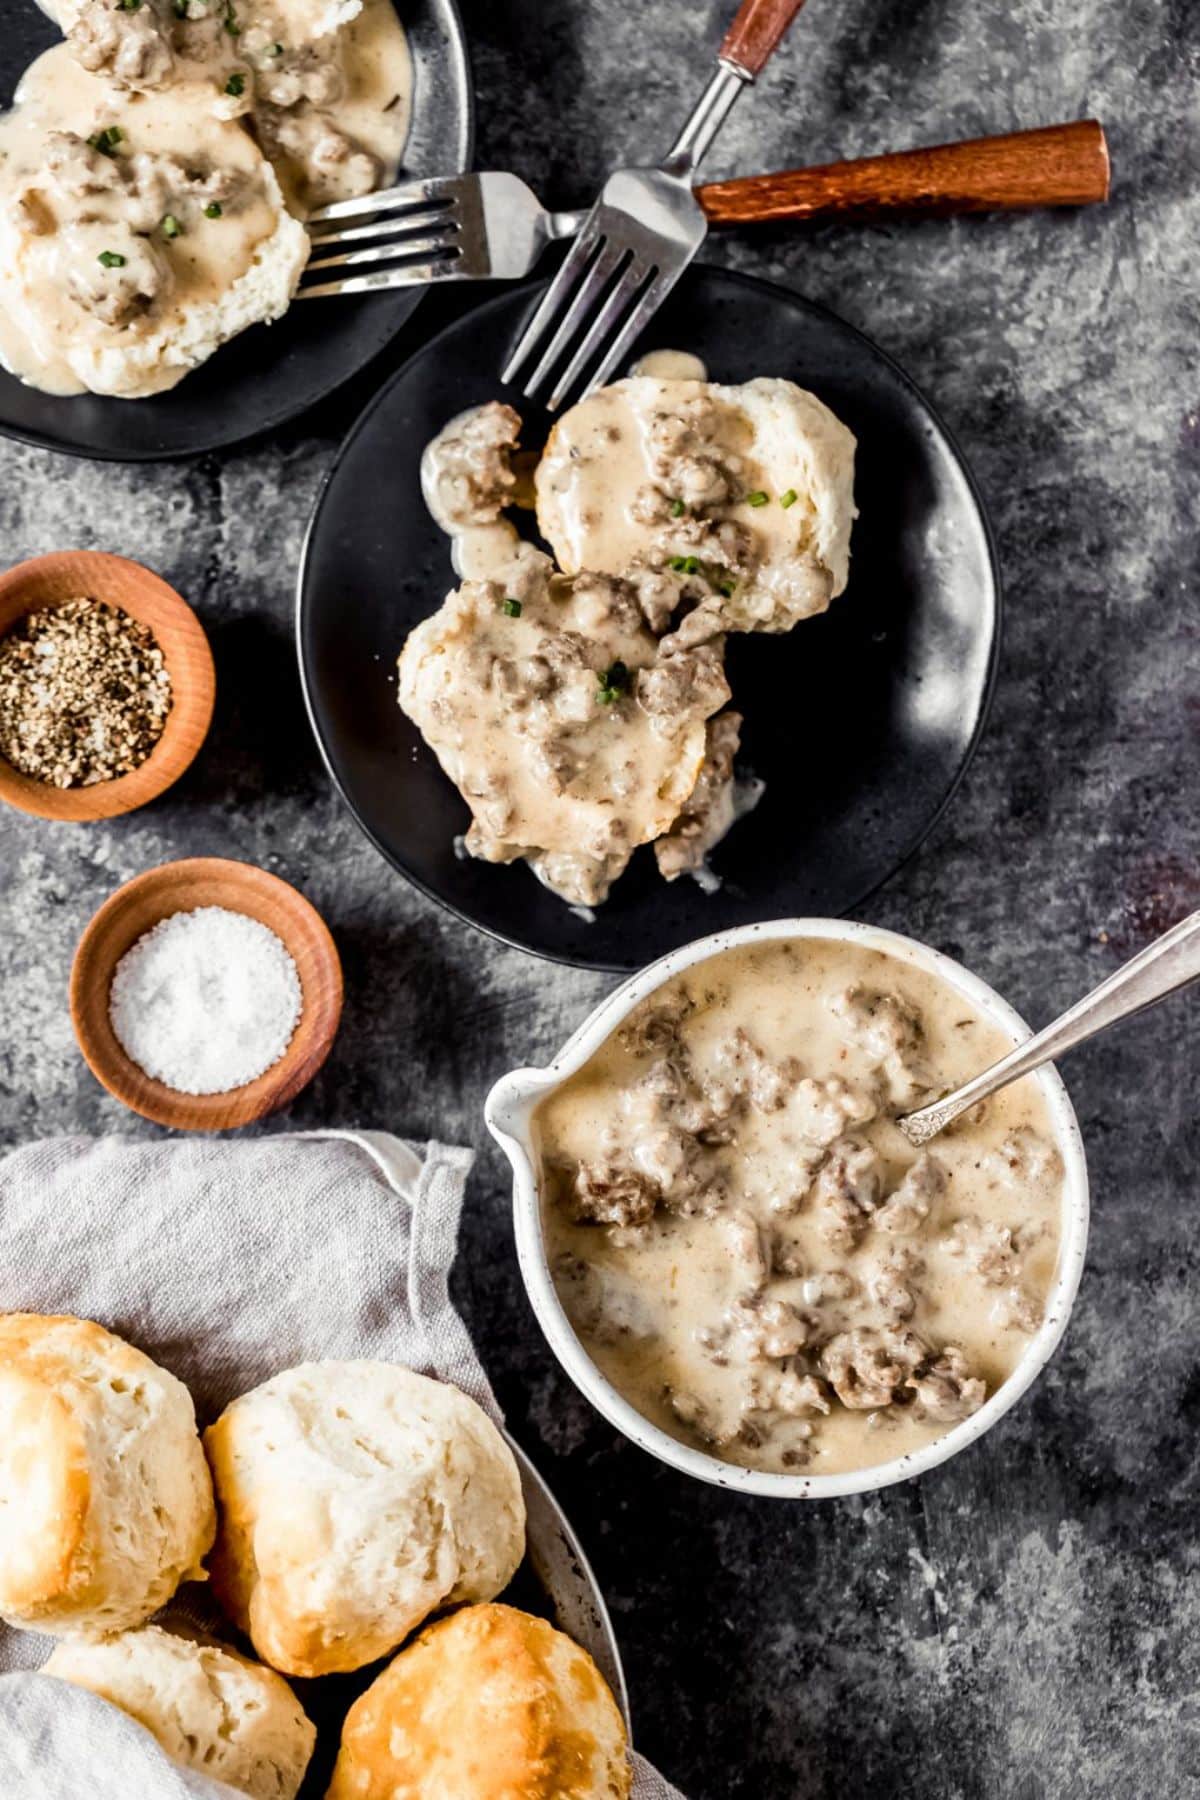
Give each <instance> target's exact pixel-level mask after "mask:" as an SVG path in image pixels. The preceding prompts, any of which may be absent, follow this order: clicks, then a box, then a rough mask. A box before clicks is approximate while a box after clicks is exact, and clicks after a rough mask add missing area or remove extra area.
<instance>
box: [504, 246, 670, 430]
mask: <svg viewBox="0 0 1200 1800" xmlns="http://www.w3.org/2000/svg"><path fill="white" fill-rule="evenodd" d="M655 272H656V271H655V270H654V269H653V268H650V267H647V265H646V264H645V263H644V262H641V261H639V260H638V259H637V258H636V257H635V258H634V259H633V261H632V262H631V263H630V264H629V266H628V268H627V269H625V270H623V271H622V274H621V277H620V279H619V281H618V282H617V285H616V286H615V287H614V288H613V290H612V292H611V293H610V294H609V295H608V297H607V299H606V300H605V302H604V305H603V306H602V307H601V308H600V311H599V312H598V313H597V314H596V317H595V319H594V320H593V321H592V323H591V325H590V326H589V327H588V329H587V330H586V331H585V332H584V335H583V337H582V338H581V339H580V342H579V346H578V348H577V349H576V351H575V354H574V356H573V357H572V358H571V360H570V362H569V363H568V364H567V366H566V368H565V369H564V370H563V372H562V374H561V375H560V376H559V378H558V381H557V382H556V383H555V386H554V391H553V393H552V394H551V395H550V398H549V400H547V402H546V405H547V406H548V407H549V409H550V411H551V412H556V411H557V410H558V408H559V407H560V406H561V405H562V401H563V395H564V394H566V393H568V392H569V391H570V389H571V388H573V387H574V385H575V383H576V381H577V380H578V379H579V377H580V375H581V374H582V373H583V371H584V369H585V368H586V367H587V365H588V364H589V363H590V362H591V361H592V359H593V357H594V356H596V354H597V352H598V351H599V350H600V349H602V347H603V346H604V345H605V344H606V343H607V342H608V340H609V338H610V337H611V336H612V334H613V333H614V332H615V331H616V330H617V327H618V326H619V325H620V323H621V320H622V319H623V318H624V316H625V314H626V312H627V311H628V310H629V308H630V306H632V305H633V303H634V301H635V300H636V299H637V296H638V294H639V293H640V291H641V289H642V287H643V286H644V284H645V283H646V281H647V280H648V279H651V278H652V277H653V276H654V274H655ZM571 310H572V319H571V321H570V323H571V324H573V325H574V326H575V327H576V329H578V325H579V323H580V315H579V314H578V312H576V310H575V308H574V307H573V308H572V309H571ZM566 328H567V322H566V321H564V326H563V329H562V330H560V332H559V336H560V337H562V336H563V335H564V333H565V331H566ZM535 385H536V377H534V378H533V380H531V381H530V383H529V386H530V387H533V386H535Z"/></svg>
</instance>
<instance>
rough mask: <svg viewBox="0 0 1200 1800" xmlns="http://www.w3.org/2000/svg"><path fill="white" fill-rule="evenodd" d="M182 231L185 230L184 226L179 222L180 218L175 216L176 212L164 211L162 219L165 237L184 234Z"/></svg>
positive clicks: (175, 236)
mask: <svg viewBox="0 0 1200 1800" xmlns="http://www.w3.org/2000/svg"><path fill="white" fill-rule="evenodd" d="M182 232H183V226H182V225H181V224H180V223H179V220H178V219H177V218H176V217H175V214H174V213H164V214H163V219H162V234H163V236H164V237H165V238H177V237H179V236H180V235H181V234H182Z"/></svg>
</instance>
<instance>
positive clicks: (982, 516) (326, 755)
mask: <svg viewBox="0 0 1200 1800" xmlns="http://www.w3.org/2000/svg"><path fill="white" fill-rule="evenodd" d="M695 266H696V267H698V268H700V269H711V270H712V271H713V272H714V273H716V274H719V275H720V276H722V277H723V278H725V279H728V280H732V281H733V282H734V283H735V284H738V285H742V286H745V287H748V288H751V289H755V290H758V291H763V290H765V291H766V292H768V293H770V294H775V295H778V296H779V297H780V298H781V299H783V300H784V301H785V302H787V303H789V304H791V303H794V302H795V301H796V300H797V299H802V300H803V304H804V306H805V307H806V308H808V309H810V310H811V311H812V312H813V313H815V314H817V315H819V316H821V317H823V318H825V319H828V320H830V321H831V322H832V323H833V324H835V325H836V326H837V327H838V328H839V329H840V330H842V331H845V332H847V333H848V334H849V335H850V336H851V337H852V338H855V339H858V340H859V341H860V342H861V343H862V344H863V345H864V346H865V347H866V349H867V350H868V352H869V353H870V354H872V355H874V356H877V357H878V358H879V359H880V360H881V361H882V362H883V363H885V364H886V365H887V366H888V368H889V369H890V370H891V372H892V373H893V375H895V376H896V378H897V379H898V381H899V382H900V383H901V385H902V386H903V387H905V388H907V389H908V390H909V392H910V393H911V394H912V395H913V396H914V398H915V399H916V401H917V403H918V404H919V406H920V407H921V408H922V409H923V410H924V412H925V413H926V414H927V415H928V417H929V419H930V421H931V423H932V424H933V426H934V427H935V429H936V430H937V432H938V433H939V434H940V436H941V438H942V439H943V441H944V443H945V446H946V448H947V450H948V452H949V454H950V457H951V460H952V461H953V462H954V464H955V466H956V468H957V470H958V472H959V474H960V475H961V477H962V479H963V482H964V485H965V486H966V489H967V491H968V493H969V494H970V497H971V500H972V503H973V505H974V508H975V513H976V516H977V518H978V522H979V526H980V528H981V532H982V537H983V542H984V545H985V547H986V550H987V560H988V567H989V570H990V573H991V585H992V597H993V604H992V619H991V637H990V643H989V646H988V655H987V670H986V674H985V677H984V682H983V686H982V690H981V692H980V696H979V707H978V715H977V717H976V721H975V726H974V729H973V731H972V733H971V736H970V738H969V739H968V741H967V743H966V746H965V747H964V749H963V751H962V753H961V755H960V757H959V760H958V763H957V765H956V766H955V768H954V770H953V772H952V774H951V775H950V778H949V782H948V785H947V788H946V791H945V793H944V795H943V796H942V799H941V801H940V803H939V804H938V805H937V807H936V808H935V809H934V810H933V811H932V812H931V813H930V815H929V817H928V818H927V819H925V820H924V821H923V822H922V825H921V827H920V829H919V830H918V831H916V832H914V834H913V836H912V839H911V841H910V842H909V843H908V844H907V846H906V847H905V848H904V849H903V850H902V851H901V852H900V854H899V855H898V856H897V858H896V860H895V861H894V862H893V864H892V866H891V868H890V869H889V870H888V872H887V874H886V875H884V876H882V877H881V878H880V879H879V880H876V881H871V882H868V883H866V884H865V885H864V886H863V888H862V890H861V891H860V892H858V893H856V894H855V895H854V896H853V898H851V899H850V900H849V901H847V902H846V903H845V904H844V905H843V906H842V908H841V912H840V915H839V916H840V917H842V918H846V917H848V916H850V915H851V914H852V913H854V912H855V911H856V910H857V908H858V907H860V906H862V905H863V903H864V902H865V901H866V900H868V899H870V897H871V896H872V895H873V894H876V893H878V892H879V891H880V890H881V889H882V888H884V887H886V885H887V883H888V882H889V881H891V880H892V879H893V877H894V876H896V875H897V874H899V872H900V871H901V870H902V869H903V868H905V867H906V866H907V865H908V863H909V862H911V860H912V858H913V857H914V856H915V855H916V853H917V852H918V850H920V848H921V846H922V845H923V844H924V843H925V842H926V840H927V839H928V838H929V836H930V835H931V833H932V832H933V831H934V830H935V829H936V827H937V826H938V824H939V823H940V822H941V820H942V818H943V817H944V816H945V814H946V811H947V809H948V807H949V806H950V804H951V802H952V801H953V799H954V797H955V795H956V794H957V792H958V790H959V787H960V786H961V784H962V781H963V777H964V776H965V775H966V772H967V770H968V768H969V767H970V765H971V762H972V760H973V758H974V756H975V753H976V751H977V750H978V748H979V744H980V741H981V739H982V737H983V734H984V731H985V730H986V728H987V723H988V719H989V716H990V713H991V708H992V701H993V698H994V695H995V690H996V677H997V673H998V670H999V664H1000V647H1001V640H1002V636H1003V623H1004V587H1003V581H1002V577H1001V570H1000V557H999V552H998V549H997V546H996V537H995V532H994V530H993V528H992V522H991V519H990V517H989V515H988V511H987V508H986V506H985V505H984V500H983V495H982V493H981V491H980V488H979V484H978V482H977V481H976V479H975V475H974V472H973V471H972V469H971V466H970V464H969V463H968V461H967V459H966V457H965V456H964V454H963V452H962V449H961V447H960V446H959V443H958V440H957V438H956V437H955V435H954V433H953V432H952V431H951V430H950V428H949V426H948V425H947V424H946V421H945V420H944V419H943V417H942V415H941V413H940V412H939V411H938V409H937V407H935V406H934V405H933V403H932V402H931V401H930V400H929V399H928V397H927V396H926V394H925V393H924V392H923V391H922V389H921V388H920V387H918V385H917V383H916V382H915V381H914V380H913V379H912V377H911V376H910V375H908V374H907V373H906V371H905V370H904V369H903V368H902V367H901V366H900V364H899V363H898V362H897V361H896V360H895V358H894V357H893V356H891V355H889V353H888V352H887V351H886V350H884V349H883V348H882V346H881V345H879V344H877V343H876V342H875V340H874V339H873V338H870V337H868V336H867V334H866V333H865V332H864V331H860V330H859V329H858V328H857V326H854V325H851V324H850V323H849V322H848V321H847V320H845V319H843V318H842V317H841V315H840V314H838V313H835V312H834V311H833V310H832V309H831V308H830V307H827V306H823V305H822V304H821V303H820V302H819V301H815V300H808V299H806V298H804V296H802V295H798V294H797V293H796V292H795V291H794V290H793V289H791V288H789V287H785V286H784V284H783V283H782V282H778V281H770V280H768V279H766V278H765V277H762V276H752V275H746V274H744V273H742V271H741V270H738V269H730V268H726V267H724V266H723V265H720V264H704V263H700V264H697V265H695ZM544 285H546V278H545V277H541V276H538V277H534V278H532V279H531V280H529V281H527V282H524V283H522V284H520V287H521V289H523V290H524V291H526V292H528V293H529V294H530V295H531V296H532V295H533V293H534V292H535V290H536V289H537V288H538V287H540V286H544ZM495 298H496V297H495V296H493V297H489V299H487V300H483V301H481V302H480V306H479V308H476V309H474V310H475V311H482V310H483V309H484V308H486V307H487V306H488V305H489V304H492V303H494V300H495ZM468 316H469V315H468ZM460 324H461V318H460V317H456V318H455V319H452V320H450V321H449V322H448V323H447V324H445V325H443V326H442V327H441V328H440V329H439V330H438V331H436V332H434V333H433V334H432V335H431V336H430V337H428V338H426V339H425V340H424V342H423V343H421V344H420V345H418V346H417V347H416V349H414V351H413V353H412V356H410V357H408V358H406V360H405V361H404V362H403V363H402V364H401V365H400V367H399V368H398V369H396V370H395V372H394V373H393V374H392V376H391V377H390V379H389V380H388V381H387V382H386V383H385V384H384V386H383V387H382V388H381V389H380V390H379V392H378V393H377V394H376V395H375V396H374V397H373V398H372V399H371V400H370V401H369V402H368V403H367V405H366V406H365V407H364V408H363V410H362V412H361V413H360V414H359V416H358V418H357V419H356V420H355V421H354V423H353V425H352V426H351V427H350V430H349V431H348V432H347V434H346V436H345V438H344V439H343V440H342V443H341V444H340V445H339V447H338V450H337V454H336V455H335V457H334V459H333V461H332V462H331V464H330V465H329V468H328V469H327V470H326V473H325V475H324V477H323V479H322V482H321V485H320V488H319V489H318V491H317V496H316V500H315V501H314V503H313V509H312V513H311V515H310V517H309V521H308V525H307V528H306V530H305V533H304V541H303V544H302V546H301V551H300V562H299V567H298V570H297V575H296V656H297V663H298V666H299V673H300V687H301V691H302V693H303V695H304V708H305V711H306V713H307V715H308V721H309V725H310V726H311V728H312V733H313V737H314V739H315V741H316V745H317V749H318V751H319V753H320V756H321V761H322V762H323V763H324V765H325V769H326V771H327V773H328V775H329V778H330V780H331V781H332V783H333V785H334V788H335V789H336V791H337V793H338V795H339V797H340V798H341V800H342V802H343V803H344V805H345V806H346V807H347V809H348V810H349V812H350V815H351V817H352V818H353V820H354V822H355V824H356V825H357V827H358V829H359V830H360V831H361V832H362V834H363V836H364V837H365V838H366V839H367V840H368V842H369V843H370V844H372V845H373V847H374V848H375V849H376V850H377V851H378V852H379V854H380V855H381V856H382V857H383V858H384V860H385V862H387V863H388V864H389V865H390V866H391V867H392V868H393V869H395V870H396V872H397V873H398V874H399V875H401V876H402V877H403V878H404V880H406V881H407V882H409V883H410V885H411V886H413V887H414V888H416V889H417V891H418V892H419V893H421V894H424V896H425V897H426V899H428V900H431V901H433V902H434V904H435V905H437V906H439V907H440V908H441V909H442V910H443V911H444V912H447V913H449V914H451V915H452V917H454V918H456V919H460V920H461V921H462V923H463V924H465V925H469V926H471V927H472V929H474V930H476V931H480V932H482V933H483V934H484V936H485V937H488V938H490V939H491V940H492V941H493V942H494V943H499V944H503V945H505V946H506V947H507V948H509V949H512V950H520V951H522V952H524V953H525V954H526V955H528V956H536V957H539V958H540V959H541V960H543V961H545V962H552V963H558V964H560V965H563V966H565V967H568V968H578V969H593V970H596V971H597V972H598V973H601V974H612V975H629V974H631V973H634V972H636V971H637V970H638V969H640V968H642V967H644V966H645V962H646V960H651V961H652V960H654V959H653V958H650V959H641V960H639V959H629V960H612V959H608V958H603V957H601V958H595V957H584V956H581V955H577V954H571V953H570V952H568V951H565V950H549V949H536V948H534V947H533V946H531V945H529V944H527V943H523V942H521V940H520V939H518V938H516V937H513V936H511V935H510V934H509V933H507V932H505V931H503V930H501V929H499V928H498V927H497V926H495V925H492V924H489V923H487V922H485V921H484V920H482V919H477V918H474V917H473V916H472V915H471V914H470V913H469V912H467V911H465V910H464V909H463V908H461V907H459V906H456V905H455V903H454V902H453V901H452V900H449V899H447V898H446V897H445V896H444V895H442V894H440V893H438V892H437V890H436V889H435V888H433V887H432V886H431V885H430V884H429V883H427V882H425V881H422V880H421V879H420V877H419V876H417V875H415V874H414V873H413V872H412V871H411V870H410V869H408V868H406V867H405V865H404V864H403V863H402V862H401V861H400V860H399V858H398V857H397V856H396V855H395V854H394V853H393V852H392V851H391V850H390V849H389V848H388V847H387V845H386V844H384V843H383V842H382V840H381V839H380V838H379V837H378V836H377V834H376V833H375V832H374V831H373V830H372V829H371V827H370V826H369V825H368V824H367V823H366V822H365V820H364V819H363V818H362V816H361V815H360V813H359V811H358V809H357V807H356V806H355V804H354V802H353V800H352V799H351V798H350V795H349V794H348V793H347V791H346V789H345V787H344V785H343V783H342V781H341V779H340V777H339V776H338V774H337V771H336V769H335V767H334V763H333V759H332V756H331V753H330V751H329V749H328V747H327V746H326V743H325V740H324V737H323V736H322V733H321V730H320V727H319V725H318V722H317V714H316V709H315V706H314V702H313V696H312V693H311V692H310V688H309V681H308V673H307V669H306V667H305V655H304V604H305V585H306V576H307V572H308V564H309V554H310V547H311V544H312V540H313V537H314V535H315V533H316V530H317V528H318V525H319V523H320V519H321V513H322V510H323V508H324V506H325V503H326V500H327V497H328V494H329V490H330V488H331V486H332V485H333V482H334V481H335V479H336V477H337V474H338V471H339V469H340V467H341V464H342V462H343V461H344V460H345V458H346V456H347V455H348V454H349V452H350V450H351V448H352V446H353V444H354V442H355V440H356V439H357V437H358V436H359V434H360V433H361V432H362V431H363V430H364V429H365V428H366V427H367V425H368V424H369V422H370V421H371V419H372V418H373V416H374V414H375V413H376V411H377V410H378V409H379V408H380V407H381V406H383V405H384V404H385V403H386V402H387V400H388V398H389V396H390V394H391V391H392V389H393V388H394V387H395V386H396V385H397V384H398V383H399V382H400V381H402V380H403V379H404V377H405V375H406V373H407V371H408V367H409V364H410V363H411V362H412V361H414V360H415V359H416V358H417V357H418V356H425V355H428V354H430V353H431V352H432V353H435V354H436V352H437V349H438V345H439V344H440V343H441V342H442V340H443V339H446V338H449V337H451V336H452V335H453V333H454V332H455V331H456V330H457V329H458V328H459V326H460ZM635 355H636V346H635V347H634V350H633V351H631V353H630V358H631V360H632V359H633V358H634V356H635ZM773 916H777V915H773ZM715 929H717V928H715ZM698 935H703V934H702V933H701V934H698Z"/></svg>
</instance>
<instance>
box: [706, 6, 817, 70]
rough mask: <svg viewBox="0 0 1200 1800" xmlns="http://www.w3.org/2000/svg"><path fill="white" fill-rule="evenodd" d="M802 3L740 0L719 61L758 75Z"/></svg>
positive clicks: (726, 34) (781, 40) (779, 42)
mask: <svg viewBox="0 0 1200 1800" xmlns="http://www.w3.org/2000/svg"><path fill="white" fill-rule="evenodd" d="M803 5H804V0H742V4H741V5H740V6H739V7H738V10H737V17H736V18H735V19H734V21H733V24H732V25H731V26H730V27H729V30H728V31H727V32H726V33H725V42H724V43H723V44H722V45H721V61H722V62H731V63H736V64H737V66H738V68H739V69H744V70H745V72H746V74H747V75H761V74H762V72H763V70H764V69H765V68H766V66H767V63H768V62H769V61H770V59H771V55H772V52H773V51H775V50H777V49H778V48H779V46H780V44H781V43H782V42H783V39H784V35H785V33H786V32H787V28H788V26H789V25H790V24H791V22H792V20H793V19H794V18H795V16H796V14H797V13H798V12H799V11H800V8H801V7H802V6H803Z"/></svg>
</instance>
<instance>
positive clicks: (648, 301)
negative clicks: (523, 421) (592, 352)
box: [552, 269, 683, 406]
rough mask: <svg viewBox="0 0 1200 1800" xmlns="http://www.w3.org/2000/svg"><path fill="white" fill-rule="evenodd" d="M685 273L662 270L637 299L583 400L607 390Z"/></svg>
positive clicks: (602, 360)
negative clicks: (597, 391)
mask: <svg viewBox="0 0 1200 1800" xmlns="http://www.w3.org/2000/svg"><path fill="white" fill-rule="evenodd" d="M682 273H683V270H682V269H674V270H669V271H663V270H659V272H658V273H657V274H656V275H655V277H654V279H653V280H652V281H651V283H650V285H649V287H647V288H645V289H644V290H643V292H642V293H641V294H639V295H638V298H637V301H636V303H635V305H634V308H633V311H632V312H631V313H630V315H629V317H628V319H627V320H626V321H625V323H624V325H623V326H622V327H621V330H620V331H619V332H618V333H617V335H616V337H615V338H614V339H613V341H612V343H611V345H610V346H609V348H608V350H607V351H606V352H605V354H604V355H603V356H602V357H601V359H600V361H599V362H598V363H597V364H596V367H595V369H594V371H593V372H592V374H591V375H590V376H589V378H588V383H587V386H586V387H585V388H584V390H583V394H582V396H581V398H583V399H586V398H587V396H588V395H589V394H590V393H591V392H592V391H593V389H595V388H598V387H603V386H604V383H605V382H606V381H607V380H608V378H609V376H610V375H611V374H612V372H613V370H614V369H615V368H616V367H617V366H618V364H619V363H621V362H622V361H623V360H624V358H625V357H626V356H627V355H628V353H629V351H630V350H631V349H632V348H633V344H634V340H635V338H636V337H637V335H638V333H639V332H640V331H641V330H642V328H643V326H645V325H646V324H647V323H648V322H649V321H650V319H651V318H653V316H654V314H655V313H656V312H657V311H658V309H659V307H660V306H661V305H662V302H663V300H664V299H665V297H666V295H667V294H669V293H670V291H671V289H672V288H673V287H674V286H675V283H676V282H677V281H678V280H679V277H680V275H682ZM552 404H553V405H556V406H557V405H558V404H559V402H558V401H557V400H555V401H554V402H552Z"/></svg>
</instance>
